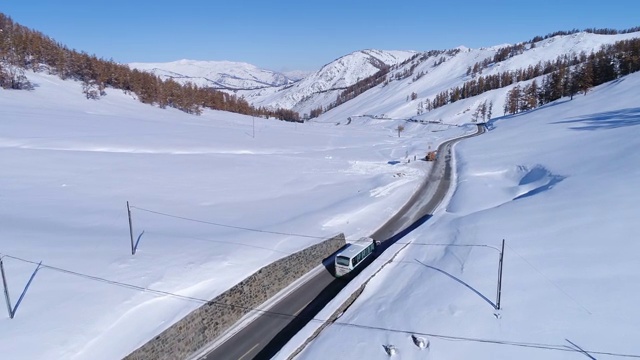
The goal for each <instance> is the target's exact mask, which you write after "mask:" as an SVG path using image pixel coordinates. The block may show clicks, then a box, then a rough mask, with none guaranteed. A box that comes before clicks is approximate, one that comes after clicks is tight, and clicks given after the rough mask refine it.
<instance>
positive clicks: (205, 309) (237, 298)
mask: <svg viewBox="0 0 640 360" xmlns="http://www.w3.org/2000/svg"><path fill="white" fill-rule="evenodd" d="M345 243H346V242H345V237H344V234H339V235H336V236H334V237H332V238H329V239H327V240H324V241H323V242H321V243H318V244H316V245H312V246H310V247H308V248H306V249H304V250H301V251H299V252H297V253H295V254H292V255H289V256H287V257H285V258H282V259H280V260H277V261H276V262H274V263H271V264H269V265H267V266H265V267H263V268H262V269H260V270H258V271H257V272H255V273H253V274H252V275H251V276H249V277H248V278H246V279H244V280H243V281H242V282H240V283H239V284H237V285H235V286H234V287H232V288H231V289H229V290H227V291H226V292H224V293H222V294H220V295H219V296H217V297H216V298H214V299H213V300H211V301H210V302H208V303H207V304H205V305H203V306H201V307H199V308H198V309H196V310H194V311H192V312H191V313H190V314H189V315H187V316H186V317H184V318H183V319H182V320H180V321H178V322H177V323H175V324H174V325H172V326H171V327H169V328H168V329H167V330H165V331H163V332H162V333H160V334H159V335H157V336H156V337H155V338H153V339H152V340H150V341H149V342H148V343H146V344H144V345H143V346H141V347H140V348H138V349H137V350H135V351H134V352H132V353H131V354H129V355H128V356H127V357H125V358H124V359H126V360H151V359H153V360H156V359H157V360H163V359H167V360H169V359H171V360H174V359H186V358H188V357H189V356H191V355H192V354H194V353H196V352H197V351H198V350H200V349H201V348H203V347H204V346H206V345H207V344H209V343H211V342H212V341H213V340H215V339H216V338H217V337H218V336H220V335H221V334H222V333H223V332H224V331H225V330H226V329H228V328H229V327H231V326H232V325H233V324H235V323H236V322H237V321H238V320H240V318H242V317H243V316H244V315H246V314H247V313H249V311H250V310H251V309H254V308H257V307H259V306H260V305H261V304H263V303H264V302H266V301H267V300H269V299H270V298H271V297H273V296H274V295H275V294H277V293H278V292H279V291H280V290H282V289H284V288H285V287H287V286H289V285H290V284H291V283H293V282H294V281H295V280H297V279H298V278H300V277H301V276H302V275H304V274H306V273H308V272H309V271H311V270H312V269H313V268H315V267H316V266H318V265H320V264H321V262H322V260H323V259H325V258H327V257H329V256H330V255H331V254H333V253H334V252H336V251H338V250H339V249H340V248H341V247H343V246H344V245H345Z"/></svg>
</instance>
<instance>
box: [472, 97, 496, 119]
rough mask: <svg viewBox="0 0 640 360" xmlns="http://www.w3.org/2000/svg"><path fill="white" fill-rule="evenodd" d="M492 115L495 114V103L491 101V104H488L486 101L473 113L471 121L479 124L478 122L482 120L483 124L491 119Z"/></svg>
mask: <svg viewBox="0 0 640 360" xmlns="http://www.w3.org/2000/svg"><path fill="white" fill-rule="evenodd" d="M492 114H493V101H489V103H487V101H486V100H485V101H483V102H482V103H480V105H478V107H476V110H475V111H474V112H473V115H471V121H472V122H474V123H476V122H478V120H482V122H485V121H487V120H490V119H491V116H492Z"/></svg>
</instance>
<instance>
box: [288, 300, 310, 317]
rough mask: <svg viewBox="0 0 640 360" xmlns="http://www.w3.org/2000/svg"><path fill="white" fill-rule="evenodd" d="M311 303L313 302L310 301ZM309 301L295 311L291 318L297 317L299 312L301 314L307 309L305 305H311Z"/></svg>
mask: <svg viewBox="0 0 640 360" xmlns="http://www.w3.org/2000/svg"><path fill="white" fill-rule="evenodd" d="M311 301H313V300H311ZM311 301H309V302H308V303H306V304H304V306H302V307H301V308H300V310H298V311H296V312H295V314H293V316H298V314H300V312H302V310H304V309H305V308H306V307H307V305H309V304H311Z"/></svg>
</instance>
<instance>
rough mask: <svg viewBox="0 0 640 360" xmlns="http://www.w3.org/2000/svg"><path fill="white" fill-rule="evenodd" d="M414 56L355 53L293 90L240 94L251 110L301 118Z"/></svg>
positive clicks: (403, 52)
mask: <svg viewBox="0 0 640 360" xmlns="http://www.w3.org/2000/svg"><path fill="white" fill-rule="evenodd" d="M413 55H415V52H414V51H384V50H361V51H356V52H353V53H351V54H348V55H345V56H342V57H340V58H338V59H336V60H334V61H332V62H330V63H328V64H326V65H324V66H323V67H322V68H321V69H320V70H318V71H317V72H315V73H312V74H310V75H309V76H307V77H305V78H304V79H302V80H301V81H300V82H298V83H296V84H295V85H293V86H285V87H281V88H278V89H275V88H271V89H264V90H261V91H255V92H251V91H249V92H239V94H242V95H244V96H245V98H246V99H247V100H248V101H249V102H250V103H252V104H253V105H254V106H265V107H272V108H278V107H280V108H286V109H293V110H296V111H298V112H299V113H300V114H301V115H302V114H304V113H309V112H310V111H311V110H312V109H315V108H317V107H324V106H327V105H329V104H330V103H331V102H333V101H335V99H336V96H337V95H338V94H339V93H340V91H342V90H344V89H345V88H346V87H348V86H351V85H353V84H355V83H356V82H358V81H360V80H362V79H364V78H366V77H368V76H371V75H373V74H375V73H376V72H377V71H379V70H380V69H381V68H383V67H385V66H392V65H396V64H399V63H401V62H403V61H405V60H407V59H408V58H410V57H411V56H413Z"/></svg>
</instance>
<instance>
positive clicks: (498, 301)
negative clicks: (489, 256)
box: [496, 239, 504, 310]
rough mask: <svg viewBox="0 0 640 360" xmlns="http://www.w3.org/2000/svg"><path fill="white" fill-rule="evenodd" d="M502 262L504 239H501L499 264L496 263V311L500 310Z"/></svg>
mask: <svg viewBox="0 0 640 360" xmlns="http://www.w3.org/2000/svg"><path fill="white" fill-rule="evenodd" d="M503 260H504V239H502V251H500V263H498V290H497V294H496V310H500V296H501V295H502V262H503Z"/></svg>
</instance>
